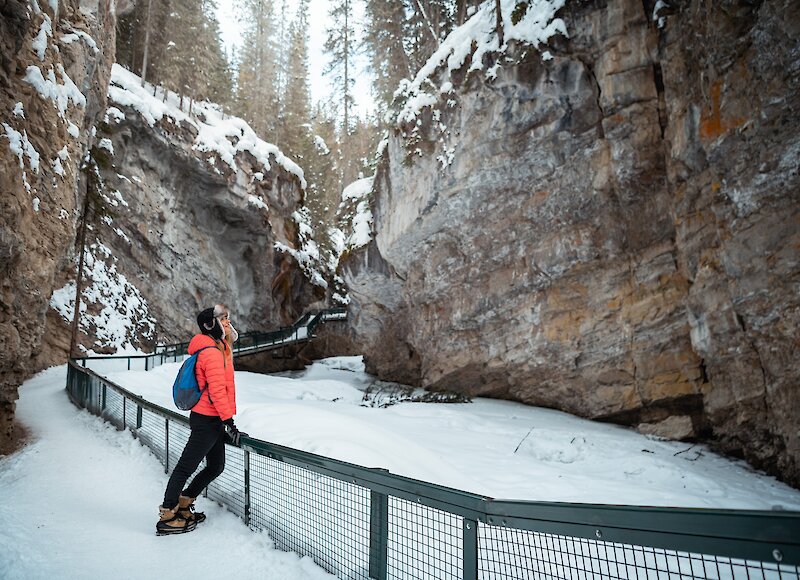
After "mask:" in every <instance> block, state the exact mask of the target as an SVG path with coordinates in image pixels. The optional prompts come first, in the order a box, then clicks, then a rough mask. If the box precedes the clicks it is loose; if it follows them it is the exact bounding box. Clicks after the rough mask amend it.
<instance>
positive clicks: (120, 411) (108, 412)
mask: <svg viewBox="0 0 800 580" xmlns="http://www.w3.org/2000/svg"><path fill="white" fill-rule="evenodd" d="M105 397H106V402H105V409H103V418H104V419H105V420H106V421H108V422H109V423H112V424H113V425H114V426H115V427H116V428H117V429H124V428H125V424H124V422H123V419H124V407H125V397H124V396H123V395H121V394H120V393H118V392H116V391H115V390H114V389H106V395H105Z"/></svg>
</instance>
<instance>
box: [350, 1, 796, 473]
mask: <svg viewBox="0 0 800 580" xmlns="http://www.w3.org/2000/svg"><path fill="white" fill-rule="evenodd" d="M654 4H655V2H652V1H648V0H645V1H644V2H643V1H641V0H608V1H602V0H595V1H583V2H578V1H575V2H567V4H566V6H565V7H564V8H563V9H562V10H561V11H560V12H559V14H558V16H559V17H561V18H562V19H563V20H564V22H565V24H566V28H567V31H568V33H569V39H566V38H564V37H554V38H552V39H551V41H550V44H549V46H548V50H549V52H550V54H551V55H552V56H553V58H552V59H550V60H543V59H542V57H541V55H540V54H539V53H538V52H537V51H535V50H531V49H527V50H526V49H525V48H524V47H516V48H514V47H512V50H511V51H510V53H509V54H510V56H511V57H512V59H513V60H514V62H513V63H510V62H508V60H504V61H503V62H501V63H500V65H501V66H499V67H498V68H497V76H496V78H494V79H491V80H487V77H486V76H485V75H482V74H467V73H466V71H465V70H461V71H455V72H454V73H452V74H449V73H448V71H446V70H440V71H439V72H438V73H437V74H438V76H437V77H436V78H435V82H434V84H437V83H438V84H442V85H444V84H445V82H450V83H452V86H453V87H454V88H453V90H452V92H450V93H449V94H448V95H447V101H445V99H440V100H439V102H438V103H437V104H435V105H431V106H430V107H429V108H428V109H426V110H423V112H422V114H421V116H420V119H422V121H423V122H422V123H421V124H420V125H419V126H418V127H421V133H420V134H419V142H418V143H415V146H416V147H417V148H418V152H417V154H416V155H413V156H411V157H410V159H411V161H412V165H411V166H410V167H409V164H408V159H409V156H408V150H407V146H408V142H407V137H408V131H407V129H408V128H407V127H400V128H398V129H397V130H396V131H395V132H394V134H393V135H392V136H390V139H389V144H388V152H387V154H386V155H385V156H384V159H383V161H382V163H381V165H380V167H379V170H378V173H377V175H376V186H375V193H374V201H373V214H374V232H375V236H374V241H373V242H372V243H370V245H369V246H367V247H366V248H364V249H363V250H361V251H360V252H357V253H354V254H353V255H351V256H350V258H349V260H348V262H347V263H346V264H345V267H344V277H345V280H346V281H347V284H348V286H349V289H350V294H351V298H352V300H353V302H352V303H351V307H350V320H351V325H352V328H351V330H352V333H353V336H354V339H355V340H356V342H357V343H358V344H359V345H362V348H363V349H364V350H365V353H366V354H365V361H366V364H367V370H368V372H372V373H375V374H377V375H378V376H379V377H380V378H382V379H388V380H397V381H401V382H406V383H411V384H415V385H423V386H426V387H432V388H442V389H452V390H456V391H461V392H465V393H469V394H471V395H483V396H494V397H501V398H508V399H514V400H518V401H522V402H525V403H530V404H535V405H542V406H547V407H554V408H559V409H562V410H566V411H569V412H572V413H575V414H578V415H582V416H585V417H591V418H595V419H602V420H609V421H614V422H618V423H622V424H627V425H633V426H641V429H642V431H645V432H648V433H654V434H658V435H664V436H673V437H679V438H692V439H701V440H706V441H710V442H712V443H714V444H715V445H716V446H717V447H718V448H719V449H721V450H723V451H725V452H727V453H730V454H733V455H737V456H743V457H745V458H746V459H747V460H748V461H750V462H751V463H752V464H753V465H755V466H757V467H759V468H764V469H766V470H768V471H770V472H772V473H775V474H778V475H779V476H780V477H781V478H782V479H784V480H785V481H787V482H789V483H791V484H793V485H795V486H799V485H800V433H798V430H797V425H798V424H800V389H798V384H799V383H800V365H798V355H797V353H798V352H800V349H799V348H798V346H799V345H798V336H800V292H799V291H798V288H800V286H798V284H799V283H800V251H798V250H799V249H800V203H798V202H800V131H798V126H799V124H798V121H797V118H798V113H800V5H798V4H797V2H794V1H793V0H783V1H781V0H777V1H775V2H737V1H733V0H724V1H721V2H714V3H707V2H701V1H700V0H692V1H686V2H668V3H666V4H669V5H670V6H667V7H664V4H665V3H659V4H660V7H659V11H658V12H657V13H656V14H655V15H654V14H653V11H654V9H655V6H654ZM659 25H662V26H659ZM486 58H487V59H488V57H486ZM485 64H487V68H488V65H491V64H493V63H491V62H489V63H486V62H485ZM432 120H434V121H438V122H439V123H441V125H438V124H437V123H436V122H432ZM437 126H438V127H441V126H446V127H448V128H449V129H448V130H449V131H450V133H451V134H452V135H455V136H457V140H456V141H455V143H456V145H454V146H453V147H452V148H448V147H447V144H443V143H442V142H440V141H439V140H438V139H437V138H438V136H439V134H440V133H439V131H438V129H437ZM448 156H449V157H450V159H451V162H450V163H449V164H448V163H443V162H442V159H443V158H447V157H448Z"/></svg>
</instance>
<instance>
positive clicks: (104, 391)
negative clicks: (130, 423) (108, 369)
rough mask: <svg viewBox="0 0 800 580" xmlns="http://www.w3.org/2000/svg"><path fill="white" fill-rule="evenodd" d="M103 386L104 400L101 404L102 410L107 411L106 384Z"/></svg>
mask: <svg viewBox="0 0 800 580" xmlns="http://www.w3.org/2000/svg"><path fill="white" fill-rule="evenodd" d="M102 386H103V400H102V402H101V403H100V404H101V410H103V411H105V410H106V384H105V383H103V384H102Z"/></svg>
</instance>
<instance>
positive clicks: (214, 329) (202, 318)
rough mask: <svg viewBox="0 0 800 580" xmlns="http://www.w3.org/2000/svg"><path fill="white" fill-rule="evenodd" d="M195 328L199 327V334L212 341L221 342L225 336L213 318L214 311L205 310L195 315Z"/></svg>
mask: <svg viewBox="0 0 800 580" xmlns="http://www.w3.org/2000/svg"><path fill="white" fill-rule="evenodd" d="M197 326H199V327H200V332H202V333H203V334H207V335H208V336H210V337H211V338H213V339H214V340H222V337H223V336H225V331H224V330H223V329H222V325H221V324H220V323H219V320H217V319H216V318H214V309H213V308H206V309H205V310H203V311H201V312H200V314H198V315H197Z"/></svg>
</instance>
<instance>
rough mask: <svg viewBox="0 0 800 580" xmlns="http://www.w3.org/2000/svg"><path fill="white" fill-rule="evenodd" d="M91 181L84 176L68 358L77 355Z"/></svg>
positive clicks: (88, 177)
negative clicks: (84, 187) (84, 183)
mask: <svg viewBox="0 0 800 580" xmlns="http://www.w3.org/2000/svg"><path fill="white" fill-rule="evenodd" d="M91 183H92V179H91V177H90V176H89V175H88V174H87V176H86V194H85V196H84V198H83V214H82V215H81V225H80V232H79V234H78V245H79V248H78V251H79V252H80V253H79V254H78V255H79V258H78V274H77V276H76V278H75V311H74V312H73V314H72V326H71V331H70V332H71V334H70V341H69V356H70V357H71V358H75V357H77V356H79V353H78V320H79V319H80V312H81V292H82V291H83V255H84V253H85V252H86V222H87V220H88V219H89V197H90V194H89V188H90V187H91V186H92V185H91Z"/></svg>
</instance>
